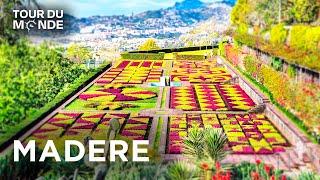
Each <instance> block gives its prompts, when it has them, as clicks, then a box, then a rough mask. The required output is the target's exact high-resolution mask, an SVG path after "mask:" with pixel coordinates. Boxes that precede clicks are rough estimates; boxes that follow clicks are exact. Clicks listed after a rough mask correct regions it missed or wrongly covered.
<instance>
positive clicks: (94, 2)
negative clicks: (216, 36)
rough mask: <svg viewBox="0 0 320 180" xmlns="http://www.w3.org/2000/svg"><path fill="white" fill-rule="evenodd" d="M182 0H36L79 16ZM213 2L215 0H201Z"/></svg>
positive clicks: (161, 5)
mask: <svg viewBox="0 0 320 180" xmlns="http://www.w3.org/2000/svg"><path fill="white" fill-rule="evenodd" d="M181 1H182V0H65V1H61V0H60V1H57V0H38V2H39V3H40V4H42V5H45V6H46V7H48V8H50V7H51V8H62V9H65V11H67V12H68V13H70V14H72V15H74V16H76V17H78V18H80V17H88V16H93V15H122V14H124V15H131V14H132V13H134V14H136V13H140V12H143V11H146V10H157V9H160V8H167V7H170V6H173V5H174V4H175V3H176V2H181ZM202 1H203V2H213V1H215V0H202Z"/></svg>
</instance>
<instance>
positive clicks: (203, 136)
mask: <svg viewBox="0 0 320 180" xmlns="http://www.w3.org/2000/svg"><path fill="white" fill-rule="evenodd" d="M183 142H184V148H183V153H184V154H185V155H186V156H187V157H189V158H190V159H192V160H195V161H201V160H204V159H205V160H206V161H208V160H209V161H211V162H212V163H213V164H215V163H216V162H219V161H221V160H223V159H224V158H225V157H226V156H227V155H228V153H229V152H228V151H226V150H225V148H224V147H225V145H226V143H227V136H226V134H225V133H224V132H223V131H222V130H220V129H212V128H206V129H203V130H202V129H199V128H192V129H190V131H189V133H188V137H186V138H185V139H184V141H183Z"/></svg>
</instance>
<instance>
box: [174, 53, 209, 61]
mask: <svg viewBox="0 0 320 180" xmlns="http://www.w3.org/2000/svg"><path fill="white" fill-rule="evenodd" d="M204 59H205V56H204V55H183V54H177V55H176V60H191V61H192V60H204Z"/></svg>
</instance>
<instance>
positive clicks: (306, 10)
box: [292, 0, 319, 23]
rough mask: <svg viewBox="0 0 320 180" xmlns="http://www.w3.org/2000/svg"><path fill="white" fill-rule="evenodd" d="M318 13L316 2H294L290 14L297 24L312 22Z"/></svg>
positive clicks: (313, 0)
mask: <svg viewBox="0 0 320 180" xmlns="http://www.w3.org/2000/svg"><path fill="white" fill-rule="evenodd" d="M318 12H319V1H318V0H294V1H293V7H292V13H293V15H294V18H295V21H296V22H298V23H310V22H312V21H314V20H315V19H316V18H317V16H318Z"/></svg>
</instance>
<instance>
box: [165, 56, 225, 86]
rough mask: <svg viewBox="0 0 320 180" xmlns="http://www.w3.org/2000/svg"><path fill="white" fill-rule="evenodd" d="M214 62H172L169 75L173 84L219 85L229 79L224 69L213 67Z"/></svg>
mask: <svg viewBox="0 0 320 180" xmlns="http://www.w3.org/2000/svg"><path fill="white" fill-rule="evenodd" d="M215 64H216V63H215V62H214V61H199V62H195V61H174V66H173V69H172V72H171V74H170V77H171V80H172V81H174V82H180V81H188V82H190V83H196V84H197V83H221V82H224V81H226V80H229V79H230V78H231V75H230V74H229V73H228V72H227V70H226V69H225V68H220V67H215Z"/></svg>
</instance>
